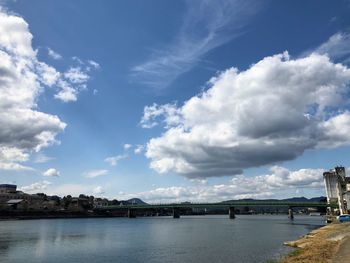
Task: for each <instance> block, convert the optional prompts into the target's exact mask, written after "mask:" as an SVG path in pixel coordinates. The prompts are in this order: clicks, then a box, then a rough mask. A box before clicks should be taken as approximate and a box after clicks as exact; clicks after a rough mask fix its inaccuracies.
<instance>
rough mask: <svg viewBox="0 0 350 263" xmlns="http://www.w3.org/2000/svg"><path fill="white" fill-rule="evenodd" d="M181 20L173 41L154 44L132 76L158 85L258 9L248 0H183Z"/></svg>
mask: <svg viewBox="0 0 350 263" xmlns="http://www.w3.org/2000/svg"><path fill="white" fill-rule="evenodd" d="M186 4H187V8H186V9H187V10H186V14H185V16H184V18H183V21H184V22H183V24H182V26H181V29H180V30H179V32H178V34H177V35H176V36H175V37H174V41H173V42H172V43H170V44H169V45H167V46H166V47H164V48H157V49H156V51H154V52H153V53H152V54H151V56H150V58H149V60H148V61H146V62H144V63H142V64H140V65H137V66H135V67H134V68H133V69H132V76H133V77H134V78H136V79H137V80H139V81H140V82H141V83H143V84H146V85H149V86H151V87H153V88H157V89H162V88H165V87H166V86H168V85H169V84H170V83H171V82H173V81H174V80H175V79H176V78H177V77H178V76H180V75H181V74H183V73H185V72H187V71H188V70H190V69H191V68H192V67H193V66H194V65H195V64H197V63H198V62H199V61H200V60H201V58H202V57H203V56H204V55H205V54H206V53H207V52H209V51H210V50H212V49H214V48H217V47H219V46H221V45H223V44H225V43H227V42H228V41H230V40H232V39H233V38H235V37H237V36H238V35H239V34H240V33H241V31H242V28H243V27H244V25H245V24H246V23H247V20H248V18H250V17H251V16H252V15H253V14H255V12H256V11H257V10H258V5H259V3H257V2H253V1H249V0H244V1H242V0H233V1H231V0H219V1H186Z"/></svg>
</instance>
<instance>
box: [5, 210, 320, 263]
mask: <svg viewBox="0 0 350 263" xmlns="http://www.w3.org/2000/svg"><path fill="white" fill-rule="evenodd" d="M322 225H324V218H322V217H316V216H315V217H314V216H295V219H294V221H290V220H289V219H288V218H287V215H278V216H277V215H238V216H237V218H236V219H234V220H229V219H228V216H221V215H218V216H182V217H181V218H180V219H173V218H170V217H149V218H147V217H145V218H136V219H128V218H97V219H93V218H90V219H42V220H21V221H20V220H17V221H16V220H13V221H11V220H9V221H1V222H0V262H1V263H3V262H9V263H17V262H21V263H22V262H25V263H37V262H43V263H51V262H52V263H62V262H65V263H71V262H74V263H80V262H89V263H97V262H113V263H114V262H128V263H133V262H135V263H138V262H140V263H141V262H142V263H144V262H179V263H183V262H191V263H196V262H204V263H206V262H208V263H209V262H210V263H213V262H244V263H250V262H252V263H255V262H259V263H260V262H266V261H267V260H269V259H273V258H278V257H279V256H281V255H283V254H285V253H287V252H288V250H289V248H287V247H284V246H283V242H284V241H286V240H293V239H297V238H298V237H299V236H301V235H304V234H306V233H308V232H309V231H311V230H312V229H315V228H317V227H320V226H322Z"/></svg>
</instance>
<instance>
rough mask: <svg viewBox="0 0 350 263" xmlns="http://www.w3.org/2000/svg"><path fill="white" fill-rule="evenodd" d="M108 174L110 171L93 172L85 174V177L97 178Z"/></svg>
mask: <svg viewBox="0 0 350 263" xmlns="http://www.w3.org/2000/svg"><path fill="white" fill-rule="evenodd" d="M107 173H108V170H91V171H88V172H85V173H84V175H85V177H87V178H95V177H98V176H102V175H106V174H107Z"/></svg>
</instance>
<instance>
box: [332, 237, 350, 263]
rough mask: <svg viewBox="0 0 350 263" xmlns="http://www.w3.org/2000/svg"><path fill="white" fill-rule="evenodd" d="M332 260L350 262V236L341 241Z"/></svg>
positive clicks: (336, 262)
mask: <svg viewBox="0 0 350 263" xmlns="http://www.w3.org/2000/svg"><path fill="white" fill-rule="evenodd" d="M332 262H334V263H338V262H350V237H345V238H344V240H343V241H342V242H341V244H340V246H339V249H338V251H337V253H336V254H335V255H334V257H333V259H332Z"/></svg>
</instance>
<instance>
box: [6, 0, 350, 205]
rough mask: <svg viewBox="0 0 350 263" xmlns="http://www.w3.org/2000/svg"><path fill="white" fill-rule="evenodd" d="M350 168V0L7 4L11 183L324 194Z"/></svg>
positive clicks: (185, 195)
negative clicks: (329, 173) (333, 176)
mask: <svg viewBox="0 0 350 263" xmlns="http://www.w3.org/2000/svg"><path fill="white" fill-rule="evenodd" d="M349 156H350V2H349V1H348V0H334V1H330V0H306V1H293V0H285V1H279V0H267V1H257V0H255V1H253V0H215V1H214V0H213V1H209V0H203V1H199V0H187V1H186V0H178V1H163V0H150V1H142V0H136V1H126V0H125V1H107V0H103V1H92V0H72V1H58V0H31V1H26V0H17V1H14V0H0V183H14V184H17V186H18V189H19V190H22V191H24V192H27V193H39V192H40V193H46V194H49V195H60V196H64V195H68V194H71V195H73V196H77V195H79V194H87V195H94V196H98V197H107V198H111V199H112V198H116V199H118V200H122V199H129V198H133V197H138V198H141V199H143V200H145V201H147V202H150V203H159V202H163V203H164V202H180V201H193V202H201V201H212V202H215V201H222V200H232V199H241V198H257V199H264V198H289V197H294V196H305V197H314V196H321V195H325V191H324V185H323V178H322V173H323V172H324V171H326V170H329V169H332V168H333V167H335V166H337V165H343V166H345V167H346V168H347V169H348V167H350V160H349ZM349 171H350V170H349Z"/></svg>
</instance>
